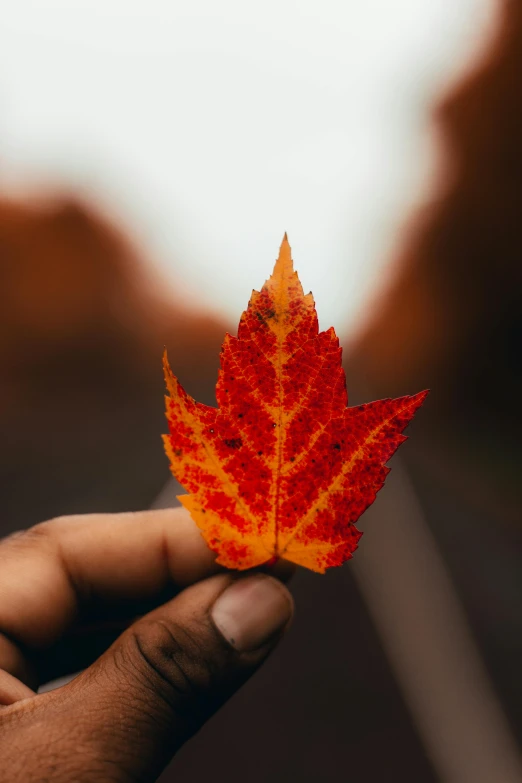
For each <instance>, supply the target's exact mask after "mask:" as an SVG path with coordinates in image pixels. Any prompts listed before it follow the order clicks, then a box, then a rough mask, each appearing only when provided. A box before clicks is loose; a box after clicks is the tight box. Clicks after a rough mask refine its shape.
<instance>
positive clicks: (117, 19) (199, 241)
mask: <svg viewBox="0 0 522 783" xmlns="http://www.w3.org/2000/svg"><path fill="white" fill-rule="evenodd" d="M491 21H492V0H458V1H457V0H437V1H436V2H433V0H357V1H355V0H293V2H292V0H262V2H261V1H259V2H248V0H183V1H181V0H0V177H1V180H2V181H3V187H4V188H12V189H20V188H22V189H23V188H25V187H26V186H27V185H34V184H40V185H41V184H43V183H50V184H54V185H56V184H57V183H58V184H59V185H64V186H65V187H67V188H68V189H73V190H75V191H77V192H80V193H81V194H83V195H85V196H86V197H87V198H89V199H92V200H93V201H94V202H101V203H102V204H103V205H104V206H105V207H108V208H109V209H110V210H111V211H112V213H113V214H115V215H116V216H117V217H118V219H120V220H121V221H122V222H123V224H124V225H126V226H127V227H128V228H129V229H130V231H131V234H132V235H133V236H134V237H135V239H136V240H137V241H138V243H139V244H141V246H142V247H143V248H144V249H145V251H146V253H147V254H148V256H149V257H150V258H151V259H152V260H153V261H155V263H156V264H157V266H158V268H159V269H160V270H162V272H163V273H164V276H165V277H166V279H167V280H169V279H170V280H171V281H174V280H178V279H182V280H183V290H184V292H185V293H186V294H188V295H190V294H193V295H196V296H198V297H199V299H200V300H201V299H203V301H205V300H207V301H208V302H213V303H214V306H215V307H216V309H220V310H222V311H223V312H225V314H226V315H227V316H228V317H230V318H231V319H232V320H233V321H235V320H236V319H237V317H238V316H239V313H240V312H241V310H242V309H243V308H244V307H245V305H246V302H247V300H248V297H249V295H250V291H251V289H252V288H259V287H260V286H261V285H262V283H263V281H264V279H265V278H266V277H267V275H268V274H269V273H270V271H271V268H272V264H273V261H274V258H275V256H276V254H277V250H278V246H279V242H280V240H281V238H282V235H283V233H284V231H285V230H286V231H288V234H289V239H290V243H291V245H292V247H293V251H294V258H295V261H296V267H297V269H298V271H299V274H300V277H301V280H302V281H303V285H304V287H305V289H306V290H309V289H312V290H313V292H314V295H315V298H316V301H317V305H318V311H319V316H320V320H321V325H322V326H323V327H328V326H330V324H333V325H335V326H336V327H337V328H341V326H343V325H345V326H353V325H354V324H355V322H356V320H357V318H358V316H359V315H360V314H361V312H363V311H364V306H365V303H366V301H367V298H368V295H369V293H370V292H371V291H372V288H373V286H375V285H378V284H379V280H380V279H382V275H383V269H384V268H385V265H386V262H387V261H388V260H389V257H390V248H391V246H392V243H393V240H394V237H395V235H396V232H397V230H398V229H399V228H400V225H401V221H402V220H403V219H404V216H405V214H406V213H407V210H408V207H409V206H410V205H411V204H412V203H414V202H415V201H416V200H417V199H418V197H419V194H420V193H421V192H422V191H423V189H425V187H426V180H427V178H429V176H430V172H431V171H432V167H433V160H434V151H433V149H432V148H431V146H430V144H429V133H428V130H429V113H428V109H429V106H430V102H431V101H432V99H433V96H434V95H436V94H437V92H438V91H439V90H440V89H441V87H442V86H443V85H444V84H446V83H447V81H448V79H449V78H451V77H453V76H454V75H455V73H456V72H458V70H459V69H460V68H461V67H463V65H464V64H465V63H466V62H467V61H468V60H469V58H470V56H471V54H472V53H473V52H474V51H476V50H477V48H478V46H479V42H480V41H481V40H483V38H484V34H485V32H486V31H487V30H488V29H489V28H490V27H491Z"/></svg>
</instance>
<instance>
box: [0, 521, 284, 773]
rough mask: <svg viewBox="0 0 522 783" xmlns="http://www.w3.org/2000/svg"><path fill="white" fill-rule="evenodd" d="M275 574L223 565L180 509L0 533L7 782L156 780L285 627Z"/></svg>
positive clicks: (2, 758) (0, 729)
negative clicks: (44, 687) (63, 679)
mask: <svg viewBox="0 0 522 783" xmlns="http://www.w3.org/2000/svg"><path fill="white" fill-rule="evenodd" d="M272 573H273V574H274V575H268V574H267V573H261V572H259V573H255V574H249V575H244V574H242V575H239V574H237V573H230V572H224V571H223V570H222V569H220V568H219V567H218V566H216V564H215V562H214V556H213V554H212V553H211V552H210V550H209V549H207V546H206V544H205V543H204V541H203V539H202V538H201V536H200V534H199V532H198V530H197V529H196V527H195V526H194V524H193V522H192V521H191V520H190V518H189V517H188V514H187V513H186V512H185V511H184V510H182V509H171V510H164V511H148V512H142V513H135V514H97V515H89V516H76V517H64V518H60V519H56V520H53V521H51V522H46V523H44V524H42V525H37V526H36V527H34V528H31V529H30V530H28V531H26V532H23V533H16V534H14V535H12V536H10V537H8V538H6V539H4V540H3V541H0V781H2V783H4V781H5V782H6V783H11V782H12V781H23V783H37V781H38V782H39V781H42V782H43V781H53V783H54V782H56V783H73V782H74V783H87V782H89V783H90V782H91V781H104V782H106V781H109V782H110V783H135V782H136V781H154V780H156V778H157V777H158V775H159V774H160V773H161V771H162V769H163V768H164V766H165V765H166V764H167V763H168V762H169V760H170V759H171V757H172V756H173V755H174V753H175V752H176V750H177V749H178V748H179V747H180V746H181V745H182V744H183V743H184V742H185V741H186V740H187V739H188V738H189V737H190V736H191V735H192V734H194V732H196V731H197V730H198V728H200V726H201V725H202V724H203V723H204V722H205V721H206V720H207V718H209V717H210V715H212V714H213V713H214V712H215V711H216V709H218V708H219V706H220V705H222V704H223V703H224V702H226V701H227V699H229V698H230V696H231V695H232V694H233V693H234V692H235V691H236V690H237V689H238V688H239V687H240V685H241V684H242V683H243V682H245V680H247V679H248V678H249V677H250V675H251V674H252V673H253V672H254V671H255V670H256V669H257V667H258V666H259V665H260V664H261V663H262V662H263V661H264V660H265V658H266V657H267V656H268V654H269V653H270V652H271V650H272V649H273V648H274V647H275V645H276V644H277V642H278V640H279V638H280V637H281V635H282V633H283V631H284V630H285V628H286V627H287V626H288V624H289V622H290V619H291V616H292V606H293V604H292V599H291V597H290V594H289V593H288V591H287V589H286V588H285V587H284V586H283V584H282V583H281V581H280V579H282V578H284V576H285V573H286V572H285V568H284V566H283V564H279V565H276V567H275V568H274V569H273V571H272ZM276 575H278V576H279V577H280V578H279V579H278V578H275V576H276ZM82 669H84V671H82V672H81V674H79V675H78V676H77V677H75V678H74V679H73V680H72V681H70V682H69V683H68V684H66V685H63V686H62V687H60V688H56V689H55V690H52V691H49V692H47V693H41V694H37V693H36V690H37V688H38V687H39V686H40V685H41V684H42V683H44V682H47V681H49V680H52V679H55V678H57V677H60V676H63V675H66V674H72V673H75V672H78V671H80V670H82Z"/></svg>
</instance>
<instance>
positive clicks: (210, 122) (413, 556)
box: [0, 0, 522, 783]
mask: <svg viewBox="0 0 522 783" xmlns="http://www.w3.org/2000/svg"><path fill="white" fill-rule="evenodd" d="M521 138H522V7H521V6H520V4H519V3H517V2H514V1H512V2H510V1H509V0H460V2H459V3H455V2H451V1H450V0H439V2H438V3H427V2H423V3H419V2H415V0H396V2H395V3H390V2H388V0H366V2H365V3H361V2H355V0H344V2H341V1H340V0H339V1H338V0H322V2H320V3H319V2H318V0H303V1H302V2H299V3H298V2H296V1H295V0H294V2H291V1H290V0H278V2H275V0H274V1H273V0H265V2H264V3H263V4H261V3H241V2H239V0H220V2H211V0H193V2H191V3H186V2H179V1H178V0H173V1H171V2H166V0H149V2H144V0H127V2H123V0H104V1H103V2H101V0H90V2H84V0H75V2H74V3H71V2H70V1H68V2H66V0H61V1H58V0H44V1H42V0H17V2H16V3H7V2H6V0H0V442H1V444H2V449H1V451H0V502H1V506H0V507H1V509H2V511H1V514H0V532H1V534H7V533H8V532H10V531H12V530H16V529H20V528H23V527H27V526H29V525H31V524H34V523H35V522H38V521H41V520H43V519H46V518H49V517H52V516H55V515H58V514H68V513H76V512H83V511H120V510H132V509H138V508H146V507H149V506H151V505H165V504H168V503H170V502H171V500H172V498H173V497H174V496H175V487H173V486H172V485H169V484H168V477H169V472H168V465H167V461H166V458H165V457H164V454H163V451H162V447H161V440H160V434H161V432H163V431H164V430H165V428H166V424H165V421H164V416H163V379H162V374H161V353H162V350H163V346H164V345H166V346H167V347H168V350H169V358H170V361H171V365H172V367H173V369H174V371H175V372H176V374H177V375H178V376H179V378H180V380H181V381H182V383H183V384H184V386H185V388H187V390H188V391H189V392H190V393H191V394H193V395H194V396H195V397H197V398H198V399H199V400H201V401H203V402H206V403H209V404H214V392H213V388H214V384H215V380H216V373H217V367H218V357H219V347H220V345H221V342H222V339H223V335H224V332H225V331H226V330H227V329H228V330H229V331H231V332H234V330H235V324H237V321H238V319H239V315H240V312H241V310H242V309H243V308H244V307H245V306H246V303H247V301H248V298H249V295H250V291H251V289H252V288H253V287H255V288H259V287H260V286H261V285H262V283H263V281H264V279H265V278H266V277H267V276H268V274H269V273H270V271H271V268H272V264H273V261H274V259H275V257H276V255H277V249H278V245H279V242H280V240H281V238H282V235H283V233H284V231H285V230H286V231H288V234H289V238H290V242H291V244H292V247H293V255H294V259H295V263H296V267H297V269H298V271H299V274H300V277H301V280H302V282H303V285H304V287H305V289H306V290H309V289H311V290H313V292H314V295H315V298H316V301H317V307H318V313H319V319H320V323H321V326H322V327H323V328H328V327H329V326H330V325H334V326H335V328H336V331H337V332H338V334H339V335H340V337H341V343H342V345H343V347H344V357H345V367H346V371H347V378H348V389H349V395H350V397H351V402H352V403H355V404H357V403H359V402H362V401H365V400H369V399H374V398H376V397H385V396H386V397H387V396H394V395H400V394H408V393H414V392H416V391H419V390H420V389H422V388H426V387H429V388H431V390H432V392H431V395H430V397H429V399H428V402H427V404H426V406H425V408H424V409H423V410H422V411H421V413H420V415H419V416H418V418H417V419H416V421H415V423H414V424H413V425H412V427H411V430H410V434H411V435H412V436H413V437H412V438H411V440H410V441H409V442H408V443H407V444H405V445H404V446H403V448H402V450H401V454H400V458H399V460H398V459H397V458H395V459H394V462H393V463H392V464H393V465H394V468H395V469H394V470H393V471H392V473H391V475H390V477H389V479H388V481H387V486H386V489H385V490H383V492H382V493H381V494H380V496H379V498H378V500H377V502H376V503H375V505H374V506H373V507H372V509H371V510H370V511H369V512H368V513H367V514H366V515H365V516H364V518H363V519H362V520H361V527H362V529H363V530H364V531H365V536H364V537H363V539H362V541H361V545H360V551H359V552H358V553H357V555H356V558H355V559H354V561H353V564H352V563H350V564H348V565H346V566H344V567H343V568H341V569H336V570H334V571H333V572H332V573H329V574H327V575H326V576H325V577H321V578H318V577H317V576H315V575H313V574H304V573H299V574H298V575H297V577H296V578H295V585H294V591H295V594H296V598H297V603H298V610H299V611H298V616H297V619H296V623H295V626H294V628H293V630H292V632H291V634H290V635H289V637H288V639H287V640H286V641H285V643H284V644H283V647H282V649H281V650H280V651H278V653H277V654H276V655H275V656H274V658H273V659H272V660H271V661H270V662H269V663H268V664H267V666H266V667H265V668H264V669H263V671H262V672H260V673H259V675H258V676H257V677H256V678H255V679H254V681H253V682H252V683H250V684H249V685H248V686H247V687H246V688H244V689H243V691H242V692H241V693H240V694H239V695H238V696H237V697H236V698H235V699H234V700H233V702H232V703H231V704H230V705H228V706H227V707H226V708H225V710H223V712H222V713H220V715H218V716H216V718H214V719H213V721H211V723H210V724H209V725H208V727H206V728H205V729H204V730H203V731H202V732H201V733H200V735H198V737H196V738H195V739H194V740H192V741H191V742H190V743H189V744H188V746H187V747H186V748H185V749H184V750H183V751H182V752H181V753H180V754H179V756H178V757H177V758H176V759H175V760H174V762H173V763H172V765H171V767H170V768H169V769H168V770H167V771H166V772H165V773H164V777H163V778H162V781H165V783H167V781H170V780H174V779H175V780H177V781H180V780H191V781H200V780H201V781H204V780H207V779H210V777H211V778H212V780H213V781H216V783H220V781H223V782H224V781H227V783H235V782H236V781H238V782H239V781H252V783H258V782H259V783H261V781H268V780H270V781H271V782H272V783H278V782H279V781H281V783H282V782H283V781H289V780H292V781H293V780H295V781H325V783H330V781H332V783H333V781H339V780H343V781H356V782H357V783H359V781H360V782H361V783H373V782H374V781H375V782H376V783H377V781H379V783H380V781H382V780H390V781H395V780H397V781H399V780H400V781H401V782H402V783H404V782H405V781H415V783H418V782H420V781H422V783H424V782H425V781H426V783H429V782H431V781H437V780H442V781H450V782H453V781H456V782H458V781H463V782H464V783H467V782H468V781H469V782H470V783H482V781H483V783H497V781H498V783H509V782H510V781H512V780H513V781H516V780H520V779H522V768H521V767H520V749H519V748H520V742H521V741H522V674H521V668H520V660H521V656H522V617H521V615H522V611H521V610H522V490H521V485H522V482H521V480H520V475H521V468H522V456H521V450H520V433H521V432H522V427H521V424H522V422H521V418H522V416H521V413H520V399H521V394H522V383H521V375H522V373H521V365H522V362H521V338H522V318H521V313H522V308H521V299H522V279H521V278H522V151H521V148H520V139H521ZM517 745H518V748H517Z"/></svg>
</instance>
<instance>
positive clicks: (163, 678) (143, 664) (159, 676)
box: [129, 620, 217, 711]
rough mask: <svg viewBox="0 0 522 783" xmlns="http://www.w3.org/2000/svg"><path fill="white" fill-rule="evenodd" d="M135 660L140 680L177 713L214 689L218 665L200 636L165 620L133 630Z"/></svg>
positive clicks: (137, 626) (131, 640)
mask: <svg viewBox="0 0 522 783" xmlns="http://www.w3.org/2000/svg"><path fill="white" fill-rule="evenodd" d="M129 635H130V646H131V649H132V658H133V660H134V665H135V668H136V670H137V672H138V673H139V676H140V677H141V678H142V679H144V680H145V681H146V682H147V684H148V685H149V686H150V687H152V688H153V689H154V691H155V692H156V693H157V694H159V695H160V696H161V698H162V699H163V700H164V701H166V702H167V703H168V704H169V706H170V707H175V708H176V710H177V711H179V710H180V709H183V707H184V705H185V707H186V706H187V705H189V704H194V703H195V702H197V701H198V698H199V696H200V695H201V694H202V693H204V692H207V691H209V690H210V689H211V688H212V685H213V683H214V680H215V679H216V676H217V672H216V665H215V663H214V661H213V659H212V656H211V654H210V652H209V650H208V649H207V648H206V646H205V645H204V644H203V643H202V640H201V638H200V636H199V635H198V633H197V632H196V631H194V630H191V629H189V628H187V627H183V626H181V625H177V624H175V623H172V622H168V621H165V620H150V621H142V622H141V623H138V624H137V625H136V626H135V627H134V628H132V629H130V632H129Z"/></svg>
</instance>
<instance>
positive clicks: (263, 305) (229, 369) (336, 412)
mask: <svg viewBox="0 0 522 783" xmlns="http://www.w3.org/2000/svg"><path fill="white" fill-rule="evenodd" d="M164 369H165V378H166V382H167V388H168V391H169V395H170V396H168V397H166V407H167V419H168V422H169V429H170V434H169V435H165V436H164V442H165V449H166V452H167V455H168V457H169V459H170V464H171V470H172V473H173V474H174V476H175V477H176V478H177V479H178V481H179V482H180V484H181V485H182V486H183V487H184V488H185V489H186V490H187V491H188V492H189V493H190V494H188V495H180V496H179V500H180V502H181V503H182V505H183V506H185V508H186V509H188V511H189V512H190V514H191V515H192V517H193V519H194V520H195V522H196V524H197V525H198V527H199V528H200V530H201V532H202V534H203V537H204V538H205V540H206V542H207V544H208V545H209V547H210V548H211V549H212V550H213V551H214V552H216V553H217V555H218V558H217V562H218V563H221V564H222V565H224V566H228V567H229V568H239V569H246V568H252V567H254V566H259V565H261V564H263V563H266V562H267V561H271V560H273V559H274V558H276V557H278V558H284V559H285V560H291V561H292V562H294V563H298V564H299V565H302V566H306V567H307V568H310V569H312V570H313V571H319V572H321V573H322V572H324V571H325V569H326V568H328V567H330V566H335V565H341V564H342V563H343V562H344V561H345V560H347V559H348V558H350V557H351V556H352V554H353V552H354V550H355V549H356V548H357V542H358V540H359V538H360V537H361V535H362V534H361V533H360V531H358V530H357V528H356V527H355V522H356V521H357V519H358V518H359V516H360V515H361V514H362V513H363V511H365V509H366V508H368V506H369V505H370V504H371V503H373V501H374V500H375V496H376V494H377V492H378V491H379V490H380V489H381V487H382V486H383V484H384V480H385V478H386V475H387V474H388V472H389V470H390V469H389V468H387V467H386V466H385V463H386V462H387V460H388V459H389V458H390V457H391V456H392V454H393V453H394V452H395V450H396V449H397V448H398V446H399V445H400V444H401V443H402V442H403V441H404V440H406V438H405V436H404V435H402V434H401V433H402V431H403V430H404V428H405V427H406V426H407V424H408V423H409V422H410V420H411V419H412V417H413V415H414V413H415V411H416V410H417V408H418V407H419V406H420V405H421V403H422V402H423V400H424V398H425V397H426V395H427V393H428V392H427V391H424V392H421V393H420V394H416V395H414V396H412V397H409V396H406V397H399V398H398V399H395V400H391V399H387V400H379V401H378V402H371V403H368V404H366V405H359V406H357V407H355V408H348V407H347V405H348V398H347V392H346V379H345V374H344V370H343V368H342V366H341V348H340V347H339V340H338V338H337V336H336V334H335V331H334V329H333V328H330V329H328V331H326V332H319V329H318V322H317V314H316V311H315V305H314V300H313V297H312V294H308V295H306V296H305V295H304V293H303V289H302V286H301V283H300V281H299V278H298V276H297V273H296V272H294V269H293V264H292V258H291V252H290V246H289V244H288V240H287V238H286V234H285V238H284V239H283V243H282V245H281V249H280V252H279V258H278V259H277V261H276V264H275V267H274V271H273V274H272V276H271V277H270V279H269V280H267V282H266V283H265V285H264V286H263V288H262V289H261V291H253V292H252V297H251V299H250V302H249V304H248V308H247V310H246V311H245V312H244V313H243V315H242V316H241V320H240V323H239V328H238V335H237V337H232V336H231V335H229V334H227V335H226V336H225V340H224V343H223V347H222V349H221V369H220V370H219V375H218V381H217V386H216V398H217V403H218V407H217V408H212V407H209V406H207V405H202V404H200V403H198V402H196V401H195V400H194V399H192V397H190V396H189V395H188V394H187V393H186V392H185V390H184V389H183V388H182V386H181V384H180V383H179V381H178V380H177V378H176V377H175V376H174V375H173V374H172V372H171V370H170V367H169V365H168V361H167V357H166V355H165V357H164Z"/></svg>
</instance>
